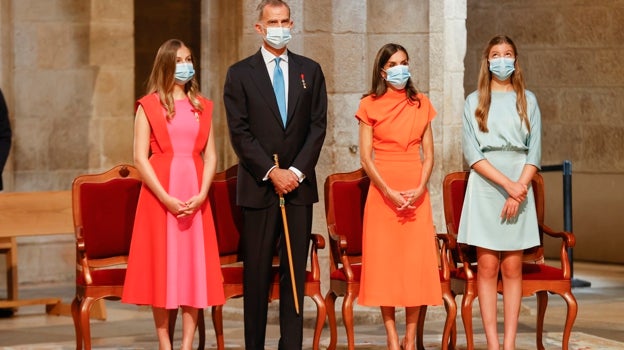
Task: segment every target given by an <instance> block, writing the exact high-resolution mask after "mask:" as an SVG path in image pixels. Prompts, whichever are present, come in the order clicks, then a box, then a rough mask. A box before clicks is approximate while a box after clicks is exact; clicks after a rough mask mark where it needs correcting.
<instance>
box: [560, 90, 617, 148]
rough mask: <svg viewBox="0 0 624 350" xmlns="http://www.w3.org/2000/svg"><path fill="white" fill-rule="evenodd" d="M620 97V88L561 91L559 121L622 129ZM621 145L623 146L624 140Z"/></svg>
mask: <svg viewBox="0 0 624 350" xmlns="http://www.w3.org/2000/svg"><path fill="white" fill-rule="evenodd" d="M622 96H624V88H622V87H613V88H601V87H600V88H599V87H595V88H591V89H586V88H582V87H578V88H570V89H562V92H561V106H560V109H561V120H562V121H563V122H564V123H574V124H585V125H588V124H591V125H604V126H610V127H624V118H622V111H624V99H623V98H622ZM621 143H622V146H624V140H622V141H621Z"/></svg>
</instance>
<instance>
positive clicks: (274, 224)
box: [241, 205, 312, 350]
mask: <svg viewBox="0 0 624 350" xmlns="http://www.w3.org/2000/svg"><path fill="white" fill-rule="evenodd" d="M286 212H287V217H288V228H289V235H290V246H291V250H292V258H293V270H294V272H295V280H296V284H297V297H298V301H299V315H297V312H296V310H295V302H294V297H293V293H292V284H291V279H290V268H289V263H288V255H287V249H286V242H285V236H284V226H283V222H282V214H281V210H280V207H279V206H278V205H275V206H271V207H269V208H263V209H253V208H244V210H243V221H244V229H243V235H242V237H241V244H242V248H243V260H244V265H243V266H244V274H243V283H244V297H243V298H244V301H243V305H244V319H245V349H246V350H253V349H258V350H263V349H264V342H265V336H266V323H267V310H268V300H269V287H270V286H271V283H272V281H271V262H272V260H273V256H274V253H275V252H276V251H277V253H278V254H279V262H280V268H279V271H280V300H279V306H280V311H279V315H280V341H279V349H280V350H281V349H285V350H286V349H288V350H290V349H301V346H302V341H303V292H304V288H303V287H304V283H305V275H306V264H307V257H308V249H309V244H310V234H311V230H312V206H311V205H307V206H296V205H287V206H286Z"/></svg>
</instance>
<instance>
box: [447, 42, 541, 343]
mask: <svg viewBox="0 0 624 350" xmlns="http://www.w3.org/2000/svg"><path fill="white" fill-rule="evenodd" d="M518 61H519V60H518V55H517V50H516V46H515V44H514V43H513V42H512V41H511V39H509V38H508V37H506V36H497V37H495V38H493V39H492V40H491V41H490V42H489V44H488V46H487V47H486V49H485V51H484V52H483V56H482V59H481V70H480V72H479V82H478V89H477V91H475V92H473V93H472V94H470V95H469V96H468V97H467V98H466V103H465V107H464V116H463V152H464V158H465V160H466V162H467V163H468V164H469V165H470V168H471V171H470V176H469V178H468V185H467V188H466V195H465V197H464V205H463V209H462V215H461V219H460V223H459V232H458V233H459V235H458V241H459V242H461V243H465V244H469V245H473V246H476V247H477V261H478V266H479V273H478V274H477V288H478V295H479V305H480V308H481V317H482V319H483V326H484V329H485V334H486V338H487V343H488V350H498V349H499V346H500V345H499V343H498V333H497V328H496V303H497V292H496V290H497V282H498V275H499V272H500V273H501V275H502V277H503V286H504V287H503V288H504V292H503V304H504V319H505V327H504V329H505V334H504V345H503V348H504V349H514V348H515V338H516V331H517V327H518V315H519V311H520V299H521V298H522V251H523V250H524V249H526V248H530V247H534V246H536V245H539V243H540V241H539V231H538V224H537V214H536V211H535V200H534V198H533V191H532V190H531V189H530V184H531V179H532V178H533V175H534V174H535V173H536V172H537V171H538V169H539V167H540V161H541V120H540V110H539V107H538V104H537V100H536V98H535V95H534V94H533V93H531V92H530V91H527V90H526V89H525V87H524V78H523V76H522V71H521V70H520V66H519V64H518Z"/></svg>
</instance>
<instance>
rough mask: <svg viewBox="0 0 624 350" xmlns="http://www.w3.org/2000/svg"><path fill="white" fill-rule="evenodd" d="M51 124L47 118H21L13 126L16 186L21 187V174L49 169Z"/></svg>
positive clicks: (12, 148)
mask: <svg viewBox="0 0 624 350" xmlns="http://www.w3.org/2000/svg"><path fill="white" fill-rule="evenodd" d="M50 125H51V122H50V120H49V119H46V118H39V117H19V118H16V119H15V120H14V121H13V124H12V125H11V128H12V131H13V135H15V137H14V139H13V145H12V147H11V152H12V153H13V161H14V169H15V174H16V179H15V180H16V181H15V182H16V186H19V181H20V180H21V179H20V176H19V175H18V174H19V173H20V172H25V171H36V170H38V169H48V168H49V165H50V158H49V157H48V154H49V153H48V152H49V145H48V142H49V141H48V140H50V138H51V128H50Z"/></svg>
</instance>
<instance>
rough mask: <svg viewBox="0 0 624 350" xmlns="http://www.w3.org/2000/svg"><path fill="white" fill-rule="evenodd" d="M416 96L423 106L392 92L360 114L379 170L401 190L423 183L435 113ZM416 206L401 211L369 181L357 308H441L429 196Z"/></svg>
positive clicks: (363, 105)
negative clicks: (425, 146)
mask: <svg viewBox="0 0 624 350" xmlns="http://www.w3.org/2000/svg"><path fill="white" fill-rule="evenodd" d="M418 97H419V98H420V106H418V104H413V103H410V102H409V101H408V99H407V97H406V96H405V91H394V90H391V89H388V91H387V92H386V93H385V94H384V95H383V96H382V97H380V98H377V99H374V98H372V97H371V96H367V97H365V98H363V99H362V101H361V102H360V107H359V109H358V111H357V113H356V118H357V119H359V120H360V122H362V123H365V124H367V125H370V126H372V128H373V156H374V162H375V167H376V168H377V170H378V171H379V174H380V175H381V177H382V178H383V179H384V181H385V182H386V183H387V184H388V185H389V186H390V187H391V188H393V189H395V190H399V191H401V190H409V189H413V188H416V187H417V186H418V184H420V181H421V171H422V160H421V158H420V148H421V139H422V135H423V132H424V131H425V128H426V126H427V123H429V122H430V121H431V120H432V119H433V118H434V117H435V115H436V111H435V109H434V108H433V106H432V105H431V102H430V101H429V99H428V98H427V97H426V96H425V95H422V94H419V95H418ZM414 206H416V208H415V209H414V210H404V211H397V210H396V208H395V206H394V205H393V204H392V203H390V202H389V201H388V200H386V198H385V197H384V195H383V194H382V193H381V191H380V190H379V189H378V188H377V187H375V185H373V183H372V182H371V185H370V188H369V191H368V197H367V199H366V206H365V209H364V222H363V237H362V277H361V281H360V283H361V285H360V293H359V296H358V303H359V304H361V305H369V306H397V307H398V306H401V307H403V306H405V307H409V306H420V305H441V304H442V292H441V287H440V277H439V272H438V262H437V252H436V249H437V248H436V244H435V238H434V234H435V232H434V227H433V217H432V210H431V202H430V199H429V193H428V192H425V194H423V195H422V196H421V198H420V199H419V200H418V201H416V202H415V203H414Z"/></svg>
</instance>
